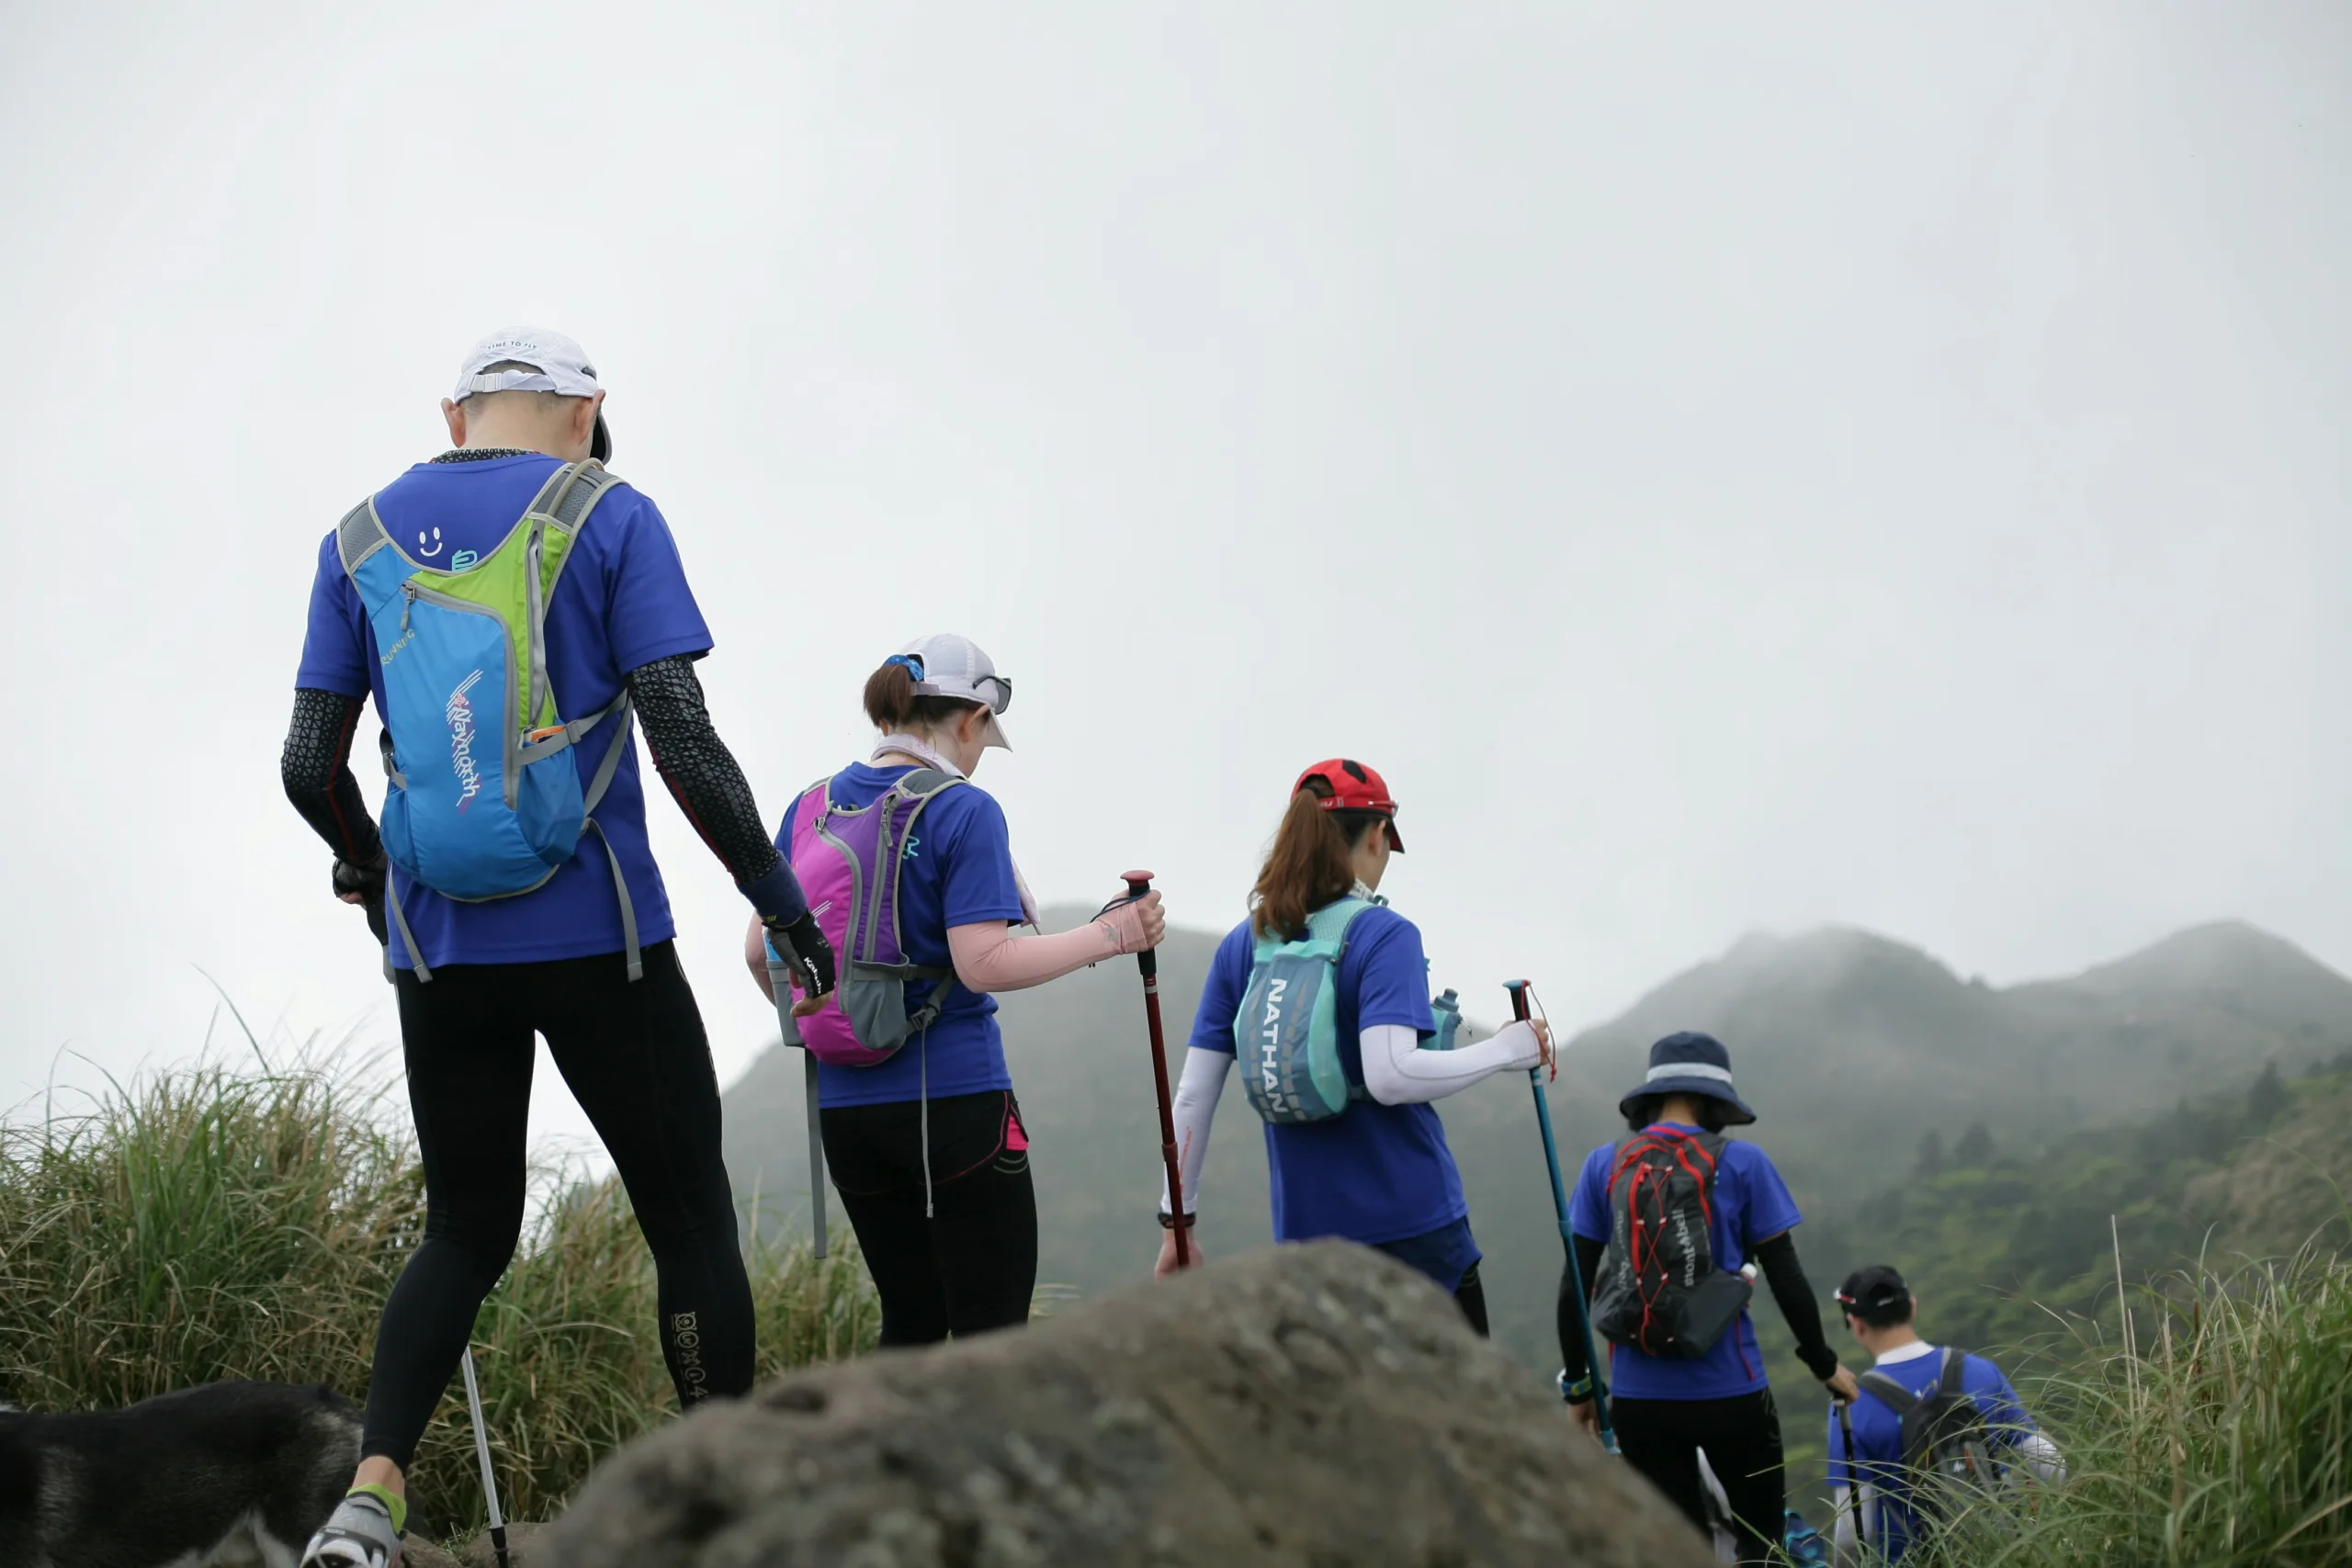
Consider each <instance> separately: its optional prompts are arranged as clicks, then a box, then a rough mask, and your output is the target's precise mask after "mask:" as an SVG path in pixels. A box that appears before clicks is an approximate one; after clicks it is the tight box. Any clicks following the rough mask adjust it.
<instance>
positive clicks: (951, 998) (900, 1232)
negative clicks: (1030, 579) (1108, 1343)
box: [743, 635, 1167, 1345]
mask: <svg viewBox="0 0 2352 1568" xmlns="http://www.w3.org/2000/svg"><path fill="white" fill-rule="evenodd" d="M1011 705H1012V682H1010V681H1008V680H1006V679H1005V678H1004V677H1003V676H1001V675H999V674H998V673H997V672H996V667H995V666H994V665H993V664H992V663H990V662H989V657H988V655H987V654H985V653H983V652H981V651H980V649H978V647H977V646H976V645H975V644H973V643H972V642H970V641H969V640H967V638H964V637H956V636H952V635H941V636H936V637H924V638H922V639H921V640H920V641H917V642H914V643H910V645H908V647H907V648H906V649H903V650H901V651H900V652H899V653H896V654H894V655H892V656H891V657H890V658H889V659H888V660H885V661H884V662H883V664H882V666H881V668H880V669H878V670H876V671H875V672H874V674H873V675H872V677H870V678H869V679H868V680H867V681H866V682H865V713H866V716H867V717H868V718H869V719H871V720H872V721H873V723H874V728H875V729H876V731H877V732H878V735H879V739H877V741H876V745H875V748H874V752H873V755H872V756H871V757H870V758H869V759H868V760H867V761H863V762H852V763H851V764H850V765H849V766H848V767H846V768H843V769H842V771H841V772H840V773H835V774H833V775H832V777H831V778H830V779H827V780H824V781H821V782H820V783H819V784H816V785H813V786H811V787H810V788H809V790H808V791H807V792H805V793H804V794H803V795H801V797H800V798H799V799H797V800H796V801H795V802H794V803H793V806H792V808H791V809H790V810H788V811H786V813H785V818H784V823H783V826H782V827H781V828H780V829H777V832H776V840H775V841H776V847H777V849H778V850H780V851H782V852H783V853H784V854H785V855H786V858H787V859H789V860H791V861H792V862H793V863H794V864H795V865H796V866H801V865H804V864H810V865H811V869H812V873H816V874H821V871H822V869H823V868H822V867H821V866H819V865H817V864H815V863H816V862H820V861H821V860H822V858H823V857H824V856H825V855H826V854H828V853H836V854H837V853H839V852H841V845H842V844H843V843H844V842H846V841H848V840H847V839H846V837H845V836H843V835H841V834H836V835H834V836H833V837H831V838H820V837H819V835H818V834H817V833H816V831H815V828H816V826H817V825H818V824H820V823H827V822H834V821H836V818H837V815H838V817H840V818H852V817H854V816H855V815H856V814H858V813H860V812H864V811H866V810H868V809H869V808H872V807H875V806H876V803H877V802H881V801H883V800H884V799H885V797H886V796H888V795H890V794H891V792H892V790H893V786H896V785H899V784H901V783H902V782H903V783H904V784H906V786H907V790H912V791H915V792H917V793H921V794H922V795H923V799H922V805H921V807H920V809H919V812H918V813H917V814H916V815H914V816H912V817H911V818H907V819H906V828H905V831H904V833H903V835H902V836H899V837H898V838H895V839H894V838H891V837H889V836H888V835H887V834H886V835H885V836H884V837H883V838H882V839H881V840H880V842H881V843H882V844H883V845H885V846H888V852H895V853H890V854H889V855H888V858H889V859H890V860H891V861H893V862H894V863H895V864H896V867H897V873H896V881H895V887H896V898H895V903H894V907H895V915H896V921H897V926H898V931H897V932H896V936H897V942H898V945H899V948H900V949H901V950H902V953H903V963H904V964H906V965H907V966H909V968H910V969H911V970H915V971H927V972H928V973H927V974H925V975H922V976H921V977H912V978H907V979H905V980H904V981H903V982H902V989H903V993H904V1007H905V1013H906V1017H905V1018H904V1019H903V1020H900V1019H896V1018H893V1019H891V1020H890V1021H889V1023H890V1025H891V1026H892V1027H891V1029H890V1030H889V1031H888V1032H889V1034H890V1035H891V1037H892V1039H893V1043H891V1044H889V1045H888V1046H886V1047H885V1048H884V1049H883V1050H882V1051H880V1052H875V1051H870V1050H861V1049H860V1047H859V1044H858V1043H857V1042H856V1041H855V1040H852V1039H850V1036H851V1034H852V1033H853V1032H855V1031H865V1032H872V1031H873V1030H874V1023H873V1015H872V1014H871V1013H868V1014H867V1015H866V1017H865V1019H863V1020H860V1019H858V1018H857V1016H856V1013H857V1009H856V1008H855V1007H854V1005H853V1006H850V1007H848V1008H847V1009H846V1010H845V1009H844V1006H843V1003H842V1000H841V999H840V998H839V997H837V996H836V995H832V994H829V995H826V996H823V997H819V998H813V999H811V998H801V999H799V1000H797V1001H796V1002H795V1003H794V1004H793V1008H792V1011H793V1015H794V1020H795V1022H796V1024H798V1025H800V1026H801V1028H802V1032H803V1033H804V1035H805V1037H806V1038H807V1039H808V1040H809V1043H810V1049H811V1050H812V1051H813V1052H815V1054H816V1055H817V1057H818V1062H819V1068H818V1077H819V1089H820V1093H819V1105H820V1117H819V1120H820V1128H821V1133H822V1137H823V1141H824V1145H825V1161H826V1164H827V1165H828V1166H829V1167H830V1168H831V1177H832V1184H833V1188H834V1190H836V1191H837V1192H839V1193H840V1194H841V1199H842V1208H843V1209H844V1210H846V1211H847V1212H848V1214H849V1220H850V1224H851V1226H852V1227H853V1228H854V1230H855V1231H856V1232H857V1242H858V1248H859V1250H860V1251H861V1252H863V1253H864V1255H865V1266H866V1268H867V1269H869V1270H870V1271H871V1272H872V1274H873V1276H874V1283H875V1286H876V1290H877V1291H878V1292H880V1294H881V1297H882V1343H883V1344H885V1345H922V1344H929V1343H932V1342H934V1341H937V1340H941V1339H944V1338H946V1337H948V1336H950V1335H951V1334H952V1335H956V1336H958V1337H961V1336H963V1335H967V1334H975V1333H978V1332H980V1331H982V1330H985V1329H990V1328H1002V1327H1006V1326H1009V1325H1013V1324H1018V1323H1023V1322H1025V1321H1026V1320H1027V1319H1028V1316H1029V1298H1030V1295H1031V1292H1033V1291H1034V1289H1035V1285H1036V1278H1037V1204H1036V1199H1035V1193H1034V1190H1032V1188H1031V1185H1030V1178H1029V1154H1028V1149H1029V1136H1028V1132H1027V1129H1026V1128H1025V1127H1024V1126H1023V1124H1022V1121H1021V1108H1020V1105H1019V1104H1018V1102H1017V1101H1016V1100H1014V1099H1013V1095H1012V1075H1011V1074H1010V1073H1009V1072H1007V1070H1006V1068H1005V1060H1004V1045H1003V1041H1002V1038H1001V1035H1000V1034H999V1032H998V1029H997V1021H996V1001H995V998H994V995H993V993H995V992H998V991H1012V990H1020V989H1022V988H1023V987H1030V986H1039V985H1043V984H1045V983H1046V981H1048V980H1052V979H1056V978H1058V977H1059V976H1064V975H1067V974H1069V973H1070V972H1071V971H1073V970H1076V969H1080V968H1083V967H1085V966H1086V965H1087V964H1092V963H1095V962H1097V961H1098V960H1101V959H1104V958H1112V957H1116V956H1117V955H1119V954H1121V953H1140V952H1142V951H1143V950H1144V949H1146V948H1149V947H1157V946H1158V945H1159V940H1160V937H1161V935H1162V934H1163V932H1164V931H1165V930H1166V924H1167V922H1166V919H1165V917H1164V916H1163V915H1162V914H1161V912H1160V908H1159V894H1157V893H1151V894H1147V895H1146V896H1145V897H1142V898H1141V899H1138V900H1134V901H1122V902H1120V903H1119V904H1117V905H1116V906H1115V907H1114V908H1109V909H1106V910H1105V911H1104V912H1103V914H1101V915H1098V916H1096V917H1095V919H1092V920H1091V921H1089V922H1088V923H1087V924H1085V925H1083V926H1080V927H1079V928H1078V929H1077V930H1075V931H1062V932H1059V933H1057V934H1056V935H1053V936H1043V935H1029V936H1015V935H1013V934H1012V928H1013V927H1015V926H1017V925H1028V926H1031V927H1033V928H1034V927H1035V924H1036V911H1035V908H1034V907H1033V906H1032V905H1031V902H1030V899H1029V896H1028V891H1027V889H1026V888H1024V887H1023V886H1022V882H1021V876H1020V874H1019V873H1018V872H1017V871H1015V870H1014V869H1013V864H1012V850H1011V848H1010V844H1009V839H1008V835H1007V831H1006V828H1005V820H1004V811H1003V808H1002V807H1000V806H998V805H997V803H996V801H995V800H994V799H993V798H991V797H990V796H989V795H987V794H986V793H985V792H984V791H982V790H981V789H980V788H979V787H978V785H977V784H971V783H970V782H969V779H970V776H971V773H972V772H973V770H974V769H975V768H977V767H978V765H979V761H980V757H981V755H982V753H984V752H986V751H987V750H990V749H991V748H1004V749H1009V745H1008V742H1007V741H1006V740H1005V738H1004V727H1003V726H1002V725H1001V724H1000V723H999V722H998V718H997V716H998V715H1000V714H1001V713H1003V712H1004V710H1005V709H1006V708H1008V707H1010V706H1011ZM910 798H911V797H910V795H908V794H907V793H906V791H901V792H900V795H899V800H900V801H901V802H906V801H909V800H910ZM886 816H887V808H886ZM834 864H835V865H836V866H838V864H839V862H838V861H836V862H835V863H834ZM887 880H888V877H887V875H877V874H876V868H874V867H867V868H865V877H864V886H865V889H866V892H865V897H873V896H874V891H875V889H876V888H878V887H880V886H881V885H882V884H883V883H885V882H886V881H887ZM820 900H822V901H820ZM853 901H854V900H853V899H848V898H844V899H842V900H839V901H838V902H840V903H841V904H843V905H846V904H847V903H850V902H853ZM832 902H835V901H834V900H829V899H823V897H822V895H820V893H818V892H817V891H815V886H814V884H812V890H811V894H810V904H811V907H812V912H814V913H816V914H818V916H819V918H820V923H822V922H823V921H824V920H825V919H827V918H828V917H829V916H830V918H831V919H833V920H835V921H845V920H846V918H847V911H846V909H845V908H828V904H830V903H832ZM886 923H887V921H886ZM764 934H765V933H764V932H763V931H762V929H761V928H760V926H759V925H758V924H757V923H756V922H754V923H753V924H752V927H751V928H750V929H749V930H748V931H746V932H745V936H744V946H743V958H744V962H745V963H746V964H748V965H749V966H750V968H751V971H752V979H753V980H754V981H755V982H756V983H757V984H758V986H759V987H760V994H761V995H763V996H769V995H770V992H769V987H768V967H767V961H766V960H767V954H766V950H765V945H764V942H763V936H764ZM835 940H836V942H840V939H839V938H838V937H836V939H835ZM839 951H840V953H841V954H842V977H843V978H844V979H845V980H849V981H850V982H852V985H851V987H850V988H851V989H852V990H854V988H855V986H856V984H858V983H859V982H858V972H859V966H858V965H857V964H854V963H853V962H852V953H853V949H852V947H851V945H850V944H848V943H845V942H842V943H841V945H840V946H839ZM865 983H867V984H876V983H877V982H874V981H867V982H865ZM887 983H889V984H893V985H899V984H901V983H900V982H898V981H896V980H894V979H893V980H889V981H888V982H887ZM897 1002H898V998H897V997H896V996H892V997H890V998H889V1005H890V1006H892V1007H895V1006H896V1005H897ZM845 1011H846V1014H847V1018H846V1021H845V1016H844V1015H845ZM899 1037H903V1043H897V1041H898V1039H899ZM844 1040H847V1041H848V1042H849V1044H848V1047H847V1049H846V1051H842V1050H839V1049H836V1050H834V1051H833V1053H832V1055H828V1050H827V1049H826V1048H825V1047H826V1045H827V1043H829V1042H830V1043H839V1042H841V1041H844ZM842 1055H850V1056H853V1057H867V1058H871V1059H870V1060H868V1061H865V1064H864V1065H846V1064H845V1063H844V1062H842V1060H841V1059H840V1058H841V1057H842Z"/></svg>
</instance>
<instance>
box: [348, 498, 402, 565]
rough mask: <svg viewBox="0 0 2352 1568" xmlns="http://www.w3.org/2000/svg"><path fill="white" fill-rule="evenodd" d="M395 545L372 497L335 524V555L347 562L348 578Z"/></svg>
mask: <svg viewBox="0 0 2352 1568" xmlns="http://www.w3.org/2000/svg"><path fill="white" fill-rule="evenodd" d="M391 542H392V536H391V535H390V533H388V532H387V531H386V530H385V527H384V525H383V522H382V520H381V519H379V517H378V516H377V515H376V498H375V497H374V496H372V495H371V496H369V497H368V499H367V500H365V501H363V502H360V503H359V504H358V505H356V506H355V507H353V508H352V509H351V510H350V511H348V512H346V513H344V514H343V521H342V522H340V523H338V524H336V525H334V552H335V557H336V558H337V559H339V560H341V561H342V562H343V574H344V575H345V577H348V576H350V575H351V574H352V573H353V572H355V571H357V570H359V563H360V562H361V561H364V560H366V559H367V558H368V557H369V556H372V555H374V554H375V553H376V552H377V551H378V550H380V549H382V548H383V547H385V546H387V545H389V544H390V543H391Z"/></svg>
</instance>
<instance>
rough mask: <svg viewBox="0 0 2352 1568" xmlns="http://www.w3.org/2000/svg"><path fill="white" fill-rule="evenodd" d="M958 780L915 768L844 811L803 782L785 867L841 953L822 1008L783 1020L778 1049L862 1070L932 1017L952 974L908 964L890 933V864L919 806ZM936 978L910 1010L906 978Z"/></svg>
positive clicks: (902, 852)
mask: <svg viewBox="0 0 2352 1568" xmlns="http://www.w3.org/2000/svg"><path fill="white" fill-rule="evenodd" d="M963 782H964V781H963V780H962V779H959V778H956V777H955V776H954V775H952V774H949V773H941V772H939V771H938V770H937V769H933V768H917V769H916V770H914V771H913V772H912V773H907V774H905V775H903V776H901V777H900V778H899V779H897V780H896V781H894V782H893V783H892V784H891V785H890V787H889V788H888V789H886V790H884V791H883V792H882V794H881V796H880V797H879V798H878V799H876V801H875V802H874V804H873V805H871V806H866V807H845V806H842V805H839V804H837V803H836V802H835V801H834V800H833V798H832V784H831V780H826V779H820V780H819V781H818V782H817V783H816V784H812V785H810V786H809V790H808V793H806V794H804V795H801V797H800V803H799V805H797V807H794V808H793V813H792V852H791V854H790V856H789V857H788V858H789V859H790V860H791V862H792V873H793V874H794V875H795V876H797V877H798V878H799V880H800V887H801V891H802V892H803V893H805V894H807V895H808V898H809V913H810V914H812V915H814V916H816V917H817V928H818V929H819V930H820V931H823V932H824V933H825V940H826V941H828V942H831V943H832V944H833V951H834V952H835V953H840V954H841V977H840V981H839V983H838V984H837V985H836V986H835V987H834V988H833V991H832V992H831V995H829V996H827V997H826V998H825V1005H824V1006H823V1007H821V1008H820V1009H819V1010H817V1011H815V1012H813V1013H811V1014H809V1016H808V1017H807V1018H803V1019H792V1018H790V1017H788V1016H787V1017H786V1025H787V1029H793V1028H797V1032H798V1035H799V1038H797V1039H794V1038H792V1037H791V1035H790V1033H789V1032H787V1034H786V1040H785V1043H786V1044H787V1045H799V1044H806V1045H807V1046H808V1047H809V1054H810V1055H813V1056H815V1057H816V1058H817V1059H818V1060H819V1061H820V1062H830V1063H831V1064H833V1065H834V1066H844V1067H870V1066H874V1065H875V1064H876V1063H877V1062H884V1061H888V1059H889V1057H890V1055H891V1054H892V1053H893V1052H895V1051H897V1050H898V1048H899V1046H901V1045H903V1044H905V1043H907V1041H908V1040H909V1039H910V1037H912V1036H916V1035H920V1034H921V1033H922V1032H923V1031H924V1030H926V1029H929V1028H930V1027H931V1025H932V1023H933V1021H935V1020H936V1019H937V1018H938V1017H939V1010H940V1009H941V1007H943V1006H944V1004H945V1002H946V999H947V992H948V988H949V987H950V986H952V985H953V984H954V982H955V978H956V972H955V971H954V970H953V969H943V968H938V967H934V966H932V965H928V964H912V963H910V962H908V959H907V950H906V947H905V945H904V943H903V942H900V940H899V865H900V863H902V862H903V861H904V859H905V857H906V852H907V847H908V845H909V844H910V843H911V842H912V841H913V840H914V836H915V824H916V823H917V822H918V821H920V820H921V819H922V813H923V808H924V807H927V806H929V805H930V804H931V803H932V802H933V801H934V800H936V799H938V798H939V796H940V795H942V794H943V793H944V792H945V791H947V790H950V789H953V788H955V787H956V785H958V784H962V783H963ZM910 980H920V981H934V982H938V983H937V984H936V985H934V986H933V988H932V991H931V994H930V996H929V997H928V998H926V999H925V1000H924V1002H923V1004H922V1007H920V1008H919V1009H917V1010H915V1012H914V1013H913V1014H912V1015H910V1014H909V1013H908V1011H907V982H909V981H910Z"/></svg>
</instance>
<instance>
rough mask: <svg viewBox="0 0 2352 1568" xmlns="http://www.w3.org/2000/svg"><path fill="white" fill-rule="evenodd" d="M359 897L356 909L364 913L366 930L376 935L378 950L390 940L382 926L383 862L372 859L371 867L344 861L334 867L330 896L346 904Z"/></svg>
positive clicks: (383, 925)
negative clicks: (366, 924) (331, 893)
mask: <svg viewBox="0 0 2352 1568" xmlns="http://www.w3.org/2000/svg"><path fill="white" fill-rule="evenodd" d="M355 893H356V894H357V895H359V900H358V901H359V907H360V908H362V909H364V910H366V911H367V912H368V930H369V931H373V932H375V933H376V945H377V946H379V947H382V946H385V945H387V944H388V943H390V942H391V940H392V938H391V932H390V930H389V929H388V928H387V927H386V925H385V923H384V859H383V857H382V856H381V855H379V856H377V857H376V863H375V864H373V865H354V864H352V863H350V862H349V861H347V860H337V861H336V862H335V863H334V896H335V897H338V898H341V899H343V900H344V901H345V902H346V903H348V902H350V901H351V895H353V894H355Z"/></svg>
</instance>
